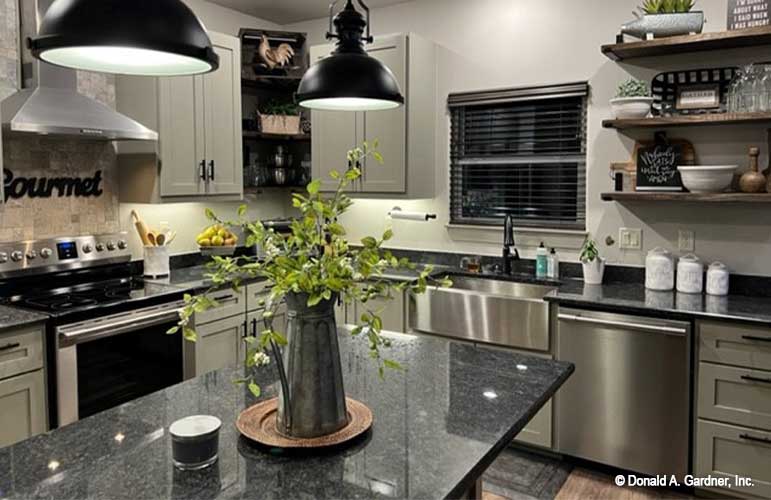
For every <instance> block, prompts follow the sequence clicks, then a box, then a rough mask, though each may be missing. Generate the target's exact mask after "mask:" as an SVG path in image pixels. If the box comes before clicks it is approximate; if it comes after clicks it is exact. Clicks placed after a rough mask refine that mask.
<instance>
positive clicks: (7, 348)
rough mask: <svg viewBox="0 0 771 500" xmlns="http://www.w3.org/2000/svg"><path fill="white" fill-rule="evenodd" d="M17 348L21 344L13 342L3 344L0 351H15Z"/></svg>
mask: <svg viewBox="0 0 771 500" xmlns="http://www.w3.org/2000/svg"><path fill="white" fill-rule="evenodd" d="M17 347H21V344H19V343H18V342H14V343H13V344H5V345H4V346H2V347H0V351H10V350H11V349H16V348H17Z"/></svg>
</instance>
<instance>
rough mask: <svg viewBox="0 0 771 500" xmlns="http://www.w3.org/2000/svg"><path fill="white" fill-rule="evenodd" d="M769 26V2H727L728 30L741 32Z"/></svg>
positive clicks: (770, 6)
mask: <svg viewBox="0 0 771 500" xmlns="http://www.w3.org/2000/svg"><path fill="white" fill-rule="evenodd" d="M769 24H771V0H728V23H727V25H728V29H729V30H741V29H744V28H757V27H759V26H768V25H769Z"/></svg>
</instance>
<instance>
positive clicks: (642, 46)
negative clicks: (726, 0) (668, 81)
mask: <svg viewBox="0 0 771 500" xmlns="http://www.w3.org/2000/svg"><path fill="white" fill-rule="evenodd" d="M768 44H771V26H763V27H760V28H747V29H743V30H734V31H721V32H718V33H702V34H701V35H683V36H673V37H667V38H658V39H655V40H646V41H639V42H627V43H616V44H612V45H603V46H602V53H603V54H605V55H606V56H608V57H609V58H610V59H612V60H614V61H623V60H626V59H635V58H639V57H651V56H664V55H673V54H685V53H689V52H703V51H706V50H722V49H735V48H739V47H757V46H759V45H768Z"/></svg>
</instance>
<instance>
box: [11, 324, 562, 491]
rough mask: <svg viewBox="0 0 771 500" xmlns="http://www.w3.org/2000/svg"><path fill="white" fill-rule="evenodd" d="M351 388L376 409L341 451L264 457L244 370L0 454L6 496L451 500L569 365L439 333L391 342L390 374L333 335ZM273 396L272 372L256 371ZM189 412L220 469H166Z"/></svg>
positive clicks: (362, 349) (360, 344)
mask: <svg viewBox="0 0 771 500" xmlns="http://www.w3.org/2000/svg"><path fill="white" fill-rule="evenodd" d="M341 351H342V361H343V370H344V375H345V384H346V390H347V393H348V394H349V395H350V396H352V397H354V398H357V399H359V400H361V401H363V402H365V403H366V404H367V405H369V407H370V408H371V409H372V411H373V413H374V417H375V420H374V426H373V429H372V431H371V432H370V433H368V434H367V435H365V436H364V438H363V439H361V440H360V441H358V442H357V443H354V444H353V445H352V446H350V447H348V448H346V449H342V450H336V451H327V452H325V453H319V452H315V453H314V452H304V453H301V454H295V455H292V454H282V453H280V452H276V451H275V450H274V451H273V452H265V451H264V450H261V449H258V448H257V447H255V446H254V445H252V444H250V443H248V442H247V441H246V440H245V439H243V438H240V437H239V435H238V431H237V430H236V429H235V426H234V421H235V419H236V416H237V415H238V413H239V412H240V411H241V410H243V409H244V408H246V407H248V406H249V405H251V404H253V403H254V399H253V397H252V396H251V395H250V394H249V393H248V391H247V390H246V389H245V388H244V387H242V386H237V385H234V384H233V383H232V380H233V379H235V378H236V377H237V376H238V375H239V372H240V371H241V369H225V370H221V371H218V372H213V373H210V374H207V375H204V376H201V377H199V378H196V379H193V380H190V381H187V382H185V383H182V384H180V385H177V386H174V387H171V388H169V389H166V390H164V391H161V392H158V393H155V394H151V395H149V396H146V397H144V398H141V399H138V400H136V401H134V402H131V403H128V404H125V405H123V406H120V407H117V408H114V409H112V410H108V411H106V412H104V413H101V414H97V415H95V416H93V417H90V418H87V419H84V420H82V421H80V422H76V423H74V424H72V425H69V426H66V427H64V428H61V429H58V430H55V431H52V432H50V433H48V434H45V435H41V436H37V437H34V438H32V439H29V440H27V441H23V442H21V443H18V444H16V445H13V446H11V447H8V448H5V449H0V497H3V498H25V499H28V498H56V499H60V500H64V499H87V498H99V499H123V498H125V499H137V498H142V499H145V498H147V499H151V498H152V499H156V498H184V499H197V498H201V499H203V498H206V499H214V498H365V497H367V498H369V497H381V496H382V497H392V498H444V497H448V496H449V497H457V496H459V494H460V493H461V492H462V491H464V490H466V489H468V488H469V487H470V486H471V485H472V484H473V481H474V479H475V478H476V477H478V476H479V475H481V473H482V472H483V471H484V470H485V469H486V468H487V467H488V466H489V465H490V463H491V462H492V461H493V460H494V459H495V457H496V456H497V455H498V454H499V453H500V452H501V451H502V450H503V449H504V447H506V446H507V445H508V444H509V442H511V440H512V439H513V438H514V436H516V434H518V433H519V431H520V430H521V429H522V428H523V427H524V426H525V425H526V423H527V422H528V421H529V420H530V418H531V417H532V416H533V415H534V414H535V413H536V412H537V411H538V409H539V408H541V406H542V405H543V404H544V403H545V402H546V401H547V400H548V399H549V398H550V397H551V396H552V395H553V394H554V393H555V391H556V390H557V389H558V388H559V387H560V386H561V385H562V384H563V383H564V381H565V380H566V379H567V378H568V377H569V376H570V374H571V373H572V371H573V365H571V364H569V363H564V362H557V361H552V360H544V359H540V358H535V357H530V356H523V355H518V354H513V353H510V352H504V351H500V350H492V349H487V348H482V347H475V346H473V345H469V344H464V343H458V342H453V341H449V340H444V339H439V338H433V337H415V336H411V335H395V336H394V345H393V347H392V348H391V349H390V350H389V352H388V355H389V357H391V358H393V359H395V360H397V361H399V362H401V363H402V364H403V365H404V366H405V367H406V371H404V372H397V371H389V372H388V373H386V377H385V379H384V380H381V379H380V378H379V377H378V375H377V370H376V368H375V366H374V364H373V363H372V361H371V360H370V359H369V357H368V355H367V350H366V342H365V341H363V339H352V338H351V337H350V335H349V334H348V333H347V332H344V331H343V332H341ZM260 376H261V379H262V380H261V383H262V384H263V388H264V389H263V392H264V397H273V396H274V395H275V394H276V389H277V387H276V384H275V380H276V377H275V373H274V372H273V367H272V366H271V367H267V368H265V369H263V371H262V372H261V373H260ZM195 414H211V415H216V416H217V417H219V418H220V419H221V420H222V422H223V427H222V431H221V435H220V447H219V461H218V462H217V463H216V465H215V466H213V467H211V468H209V469H206V470H204V471H200V472H180V471H177V470H175V469H174V468H173V466H172V464H171V450H170V438H169V433H168V428H169V425H170V424H171V423H172V422H173V421H174V420H176V419H178V418H181V417H184V416H188V415H195Z"/></svg>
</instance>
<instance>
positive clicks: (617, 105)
mask: <svg viewBox="0 0 771 500" xmlns="http://www.w3.org/2000/svg"><path fill="white" fill-rule="evenodd" d="M652 104H653V98H652V97H651V96H650V89H649V88H648V84H647V83H645V82H644V81H642V80H637V79H636V78H630V79H629V80H627V81H625V82H623V83H621V84H620V85H619V86H618V89H617V90H616V97H615V98H613V99H611V100H610V108H611V110H612V111H613V116H615V117H616V119H637V118H645V117H646V116H648V114H649V113H650V111H651V105H652Z"/></svg>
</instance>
